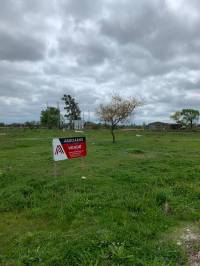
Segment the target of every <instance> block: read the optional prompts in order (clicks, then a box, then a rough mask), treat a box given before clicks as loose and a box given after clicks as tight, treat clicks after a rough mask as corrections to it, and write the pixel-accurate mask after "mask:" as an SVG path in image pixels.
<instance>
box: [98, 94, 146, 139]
mask: <svg viewBox="0 0 200 266" xmlns="http://www.w3.org/2000/svg"><path fill="white" fill-rule="evenodd" d="M139 105H141V103H140V102H139V101H138V100H137V99H135V98H131V99H124V98H122V97H121V96H119V95H117V94H115V95H113V96H112V99H111V102H110V103H108V104H106V105H103V104H101V105H100V106H99V107H98V108H97V111H96V114H97V116H98V117H99V119H100V120H101V121H104V122H105V123H107V124H109V126H110V130H111V134H112V140H113V143H115V133H114V130H115V129H116V127H117V125H118V124H119V123H122V122H125V121H126V120H127V119H128V117H130V115H131V114H132V113H133V111H134V109H135V108H136V107H138V106H139Z"/></svg>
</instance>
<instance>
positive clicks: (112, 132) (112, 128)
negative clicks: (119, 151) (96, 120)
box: [111, 126, 116, 143]
mask: <svg viewBox="0 0 200 266" xmlns="http://www.w3.org/2000/svg"><path fill="white" fill-rule="evenodd" d="M111 134H112V139H113V141H112V142H113V143H115V142H116V141H115V133H114V127H113V126H112V127H111Z"/></svg>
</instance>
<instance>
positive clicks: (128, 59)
mask: <svg viewBox="0 0 200 266" xmlns="http://www.w3.org/2000/svg"><path fill="white" fill-rule="evenodd" d="M199 90H200V4H199V1H198V0H191V1H186V0H179V1H173V0H166V1H163V0H151V1H150V0H140V1H137V0H119V1H114V0H101V1H100V0H97V1H93V0H81V1H80V0H67V1H66V0H52V1H48V0H43V1H39V0H29V1H25V0H15V1H14V0H2V1H1V9H0V121H4V122H12V121H25V120H33V119H34V120H39V115H40V110H41V108H43V107H44V106H45V105H46V103H47V102H48V104H54V105H56V103H57V101H60V99H61V97H62V94H63V93H71V94H72V95H73V96H75V97H76V98H77V100H78V101H79V103H80V105H81V107H82V110H84V111H85V112H87V111H90V112H93V111H94V110H95V108H96V106H97V104H98V103H100V102H104V101H105V100H108V98H109V95H110V94H111V93H112V92H113V91H117V92H119V93H121V94H122V95H125V96H129V95H133V96H137V97H140V98H142V99H143V101H144V103H145V105H144V106H143V107H142V108H140V109H139V110H138V111H137V114H136V116H135V119H136V121H137V122H140V123H141V122H143V121H146V122H148V121H152V120H166V121H167V120H168V119H169V116H170V113H171V112H173V111H176V110H178V109H180V108H184V107H193V108H200V107H199V101H200V92H199ZM13 106H15V108H14V111H13ZM61 106H62V105H61Z"/></svg>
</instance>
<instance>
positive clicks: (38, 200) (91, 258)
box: [0, 129, 200, 266]
mask: <svg viewBox="0 0 200 266" xmlns="http://www.w3.org/2000/svg"><path fill="white" fill-rule="evenodd" d="M72 134H76V133H72V132H61V131H57V130H40V129H39V130H38V131H31V130H29V129H26V130H24V131H20V130H15V131H10V132H9V131H8V133H7V135H5V136H2V138H0V156H1V160H0V232H1V234H0V253H1V254H0V265H2V266H4V265H13V266H14V265H20V266H21V265H31V266H32V265H39V266H40V265H41V266H43V265H51V266H53V265H58V266H62V265H63V266H64V265H83V266H88V265H91V266H94V265H97V266H108V265H121V266H122V265H123V266H124V265H130V266H132V265H141V266H143V265H144V266H148V265H154V266H156V265H158V266H160V265H166V266H168V265H172V266H174V265H187V254H186V252H185V250H184V248H183V247H180V246H178V245H177V243H176V242H174V241H173V240H172V239H169V238H168V237H167V236H168V235H169V232H170V233H171V232H174V231H175V229H177V228H179V227H181V228H182V224H183V223H184V224H188V223H189V224H191V223H194V224H198V223H199V221H200V181H199V180H200V171H199V170H200V166H199V157H200V151H199V150H200V142H199V137H200V135H199V134H200V133H198V132H196V133H195V132H190V133H184V132H180V133H159V132H156V133H151V132H143V137H142V138H137V137H136V136H135V134H136V132H135V131H127V132H126V131H119V130H117V131H116V134H117V138H118V142H117V143H116V145H112V143H111V142H110V136H109V132H107V131H105V130H100V131H92V130H90V131H89V132H86V133H85V134H86V137H87V141H88V156H87V157H86V158H85V159H84V161H82V160H81V159H75V160H70V161H61V162H58V163H57V172H58V175H57V177H54V173H53V161H52V154H51V152H52V151H51V141H52V138H53V137H55V136H60V137H62V136H71V135H72ZM79 134H80V133H79ZM186 154H187V156H186ZM81 176H86V179H84V180H83V179H81ZM165 202H168V203H169V205H170V208H171V212H170V213H169V214H168V215H167V214H166V213H165V211H164V210H163V205H164V204H165Z"/></svg>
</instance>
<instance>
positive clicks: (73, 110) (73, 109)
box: [62, 94, 81, 128]
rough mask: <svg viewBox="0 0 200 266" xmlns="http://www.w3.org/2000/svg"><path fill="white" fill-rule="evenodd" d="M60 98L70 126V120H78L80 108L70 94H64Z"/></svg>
mask: <svg viewBox="0 0 200 266" xmlns="http://www.w3.org/2000/svg"><path fill="white" fill-rule="evenodd" d="M62 100H63V101H64V103H65V107H64V109H65V110H66V114H65V117H67V118H68V120H69V121H70V126H71V128H72V121H73V120H79V119H80V118H81V117H80V115H81V111H80V108H79V106H78V103H77V102H76V101H75V99H74V98H73V97H71V95H66V94H64V96H63V97H62Z"/></svg>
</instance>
